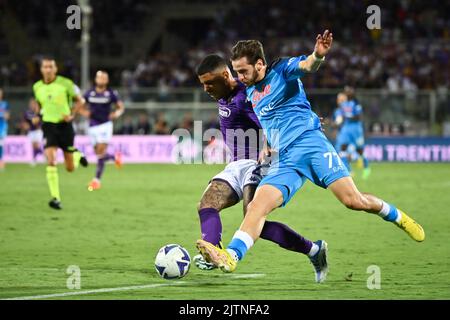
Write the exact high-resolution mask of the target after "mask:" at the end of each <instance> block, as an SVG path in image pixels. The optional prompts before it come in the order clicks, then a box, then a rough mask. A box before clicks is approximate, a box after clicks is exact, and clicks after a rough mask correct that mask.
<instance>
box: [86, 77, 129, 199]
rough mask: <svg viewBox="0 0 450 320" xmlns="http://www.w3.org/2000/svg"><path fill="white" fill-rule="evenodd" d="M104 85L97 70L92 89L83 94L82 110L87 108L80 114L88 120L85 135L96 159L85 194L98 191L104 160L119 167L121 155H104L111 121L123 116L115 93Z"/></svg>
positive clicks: (110, 135) (102, 78)
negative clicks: (112, 161)
mask: <svg viewBox="0 0 450 320" xmlns="http://www.w3.org/2000/svg"><path fill="white" fill-rule="evenodd" d="M108 84H109V75H108V73H107V72H106V71H102V70H99V71H97V73H96V74H95V87H94V88H92V89H90V90H88V91H86V93H85V94H84V99H85V100H86V104H85V107H86V106H88V108H84V110H83V111H82V112H83V115H85V116H87V117H89V131H88V134H89V136H90V138H91V143H92V145H93V146H94V151H95V154H96V155H97V159H98V162H97V170H96V172H95V177H94V178H93V179H92V180H91V182H90V183H89V185H88V190H89V191H93V190H97V189H100V187H101V182H100V180H101V177H102V175H103V172H104V170H105V163H106V162H107V161H110V160H114V161H115V164H116V167H117V168H120V167H121V166H122V155H121V153H120V152H116V153H115V154H110V153H108V143H109V142H110V141H111V138H112V135H113V123H112V121H113V120H115V119H117V118H119V117H120V116H121V115H122V114H123V112H124V110H125V106H124V104H123V102H122V100H120V97H119V94H118V93H117V91H115V90H112V89H111V88H109V87H108ZM113 105H114V107H115V109H114V110H113V108H112V107H113Z"/></svg>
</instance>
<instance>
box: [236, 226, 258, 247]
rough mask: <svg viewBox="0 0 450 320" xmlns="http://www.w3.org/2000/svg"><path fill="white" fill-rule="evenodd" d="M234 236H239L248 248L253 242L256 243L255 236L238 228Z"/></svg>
mask: <svg viewBox="0 0 450 320" xmlns="http://www.w3.org/2000/svg"><path fill="white" fill-rule="evenodd" d="M233 238H237V239H239V240H242V242H244V243H245V246H246V247H247V250H248V249H250V248H251V247H252V246H253V244H254V243H255V242H254V241H253V238H252V237H251V236H250V235H249V234H248V233H247V232H245V231H241V230H238V231H236V233H235V234H234V236H233Z"/></svg>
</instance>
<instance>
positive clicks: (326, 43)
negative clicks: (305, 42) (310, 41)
mask: <svg viewBox="0 0 450 320" xmlns="http://www.w3.org/2000/svg"><path fill="white" fill-rule="evenodd" d="M332 43H333V34H332V33H331V32H330V31H328V30H325V32H324V33H323V35H321V34H318V35H317V37H316V45H315V46H314V52H313V53H312V54H310V55H309V56H308V58H306V60H302V61H300V62H299V64H298V66H299V68H300V70H302V71H303V72H316V71H317V70H319V67H320V64H321V63H322V62H323V61H324V60H325V56H326V55H327V53H328V52H329V51H330V49H331V44H332Z"/></svg>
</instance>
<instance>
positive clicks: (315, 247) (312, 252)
mask: <svg viewBox="0 0 450 320" xmlns="http://www.w3.org/2000/svg"><path fill="white" fill-rule="evenodd" d="M319 250H320V248H319V246H318V245H317V244H315V243H314V242H313V243H312V247H311V250H309V252H308V257H312V256H314V255H315V254H316V253H317V252H319Z"/></svg>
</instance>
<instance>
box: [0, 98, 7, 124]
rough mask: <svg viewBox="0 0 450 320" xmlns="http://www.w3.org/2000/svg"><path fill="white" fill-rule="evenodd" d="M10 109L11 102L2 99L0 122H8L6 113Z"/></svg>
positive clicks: (0, 101)
mask: <svg viewBox="0 0 450 320" xmlns="http://www.w3.org/2000/svg"><path fill="white" fill-rule="evenodd" d="M7 111H9V104H8V102H6V101H5V100H0V122H6V120H5V113H6V112H7Z"/></svg>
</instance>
